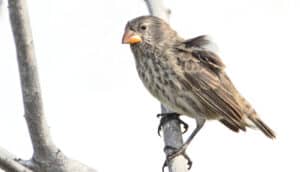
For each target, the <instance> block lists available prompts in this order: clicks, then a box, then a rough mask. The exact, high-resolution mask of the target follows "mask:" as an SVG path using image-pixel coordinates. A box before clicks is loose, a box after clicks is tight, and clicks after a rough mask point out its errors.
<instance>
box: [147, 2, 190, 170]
mask: <svg viewBox="0 0 300 172" xmlns="http://www.w3.org/2000/svg"><path fill="white" fill-rule="evenodd" d="M145 2H146V4H147V7H148V10H149V12H150V14H151V15H153V16H157V17H160V18H162V19H164V20H165V21H168V20H169V15H170V13H171V11H170V10H169V9H167V8H165V6H164V5H163V0H145ZM161 110H162V113H168V112H171V111H170V110H169V109H167V108H166V107H164V106H163V105H161ZM162 129H163V137H164V142H165V145H167V146H171V147H173V148H179V147H180V146H181V145H182V144H183V140H182V133H181V129H180V123H179V120H177V119H171V120H168V121H167V122H165V123H164V124H163V126H162ZM165 153H166V155H167V156H168V155H169V154H171V153H172V151H171V150H168V149H167V150H165ZM168 168H169V171H170V172H187V171H188V169H187V163H186V161H185V159H184V157H182V156H178V157H175V158H174V159H173V160H171V162H169V163H168Z"/></svg>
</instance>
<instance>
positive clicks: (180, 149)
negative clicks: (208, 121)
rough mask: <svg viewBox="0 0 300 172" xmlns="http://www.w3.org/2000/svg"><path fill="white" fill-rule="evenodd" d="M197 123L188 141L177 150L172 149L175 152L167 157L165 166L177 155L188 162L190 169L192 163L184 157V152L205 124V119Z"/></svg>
mask: <svg viewBox="0 0 300 172" xmlns="http://www.w3.org/2000/svg"><path fill="white" fill-rule="evenodd" d="M196 121H197V125H196V128H195V129H194V131H193V132H192V133H191V135H190V136H189V137H188V139H187V140H186V141H185V143H184V144H183V145H182V146H181V147H180V148H178V149H176V148H175V149H174V148H171V149H174V150H175V151H174V152H173V153H171V154H170V155H168V156H167V160H166V162H165V164H167V163H168V162H170V161H171V160H172V159H173V158H175V157H176V156H178V155H182V156H183V157H185V158H186V159H187V161H188V166H189V168H188V169H190V168H191V166H192V161H191V160H190V158H189V157H188V156H187V155H186V153H185V150H186V148H187V147H188V145H189V144H190V143H191V141H192V140H193V138H194V137H195V136H196V134H197V133H198V132H199V130H200V129H201V128H202V127H203V125H204V123H205V119H198V120H196ZM167 148H168V147H165V149H167Z"/></svg>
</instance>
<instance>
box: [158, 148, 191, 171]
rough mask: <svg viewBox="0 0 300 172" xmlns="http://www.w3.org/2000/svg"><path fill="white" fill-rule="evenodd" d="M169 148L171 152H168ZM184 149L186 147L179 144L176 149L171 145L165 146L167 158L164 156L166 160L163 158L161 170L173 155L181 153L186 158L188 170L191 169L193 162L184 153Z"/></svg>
mask: <svg viewBox="0 0 300 172" xmlns="http://www.w3.org/2000/svg"><path fill="white" fill-rule="evenodd" d="M170 150H172V152H171V153H169V152H170ZM185 150H186V147H185V146H184V145H183V146H181V147H180V148H178V149H177V148H174V147H172V146H165V148H164V151H165V152H166V153H167V154H168V155H167V158H166V160H165V162H164V164H163V166H162V171H163V172H164V169H165V167H167V166H168V164H169V163H170V162H171V160H172V159H174V158H175V157H177V156H179V155H182V156H183V157H184V158H185V159H186V160H187V165H188V170H189V169H191V167H192V164H193V162H192V160H191V158H190V157H189V156H188V155H187V154H186V152H185Z"/></svg>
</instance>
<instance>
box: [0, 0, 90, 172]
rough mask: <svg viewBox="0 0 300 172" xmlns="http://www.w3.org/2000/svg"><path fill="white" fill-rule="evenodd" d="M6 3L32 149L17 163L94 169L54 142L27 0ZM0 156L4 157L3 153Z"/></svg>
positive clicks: (62, 171) (83, 171)
mask: <svg viewBox="0 0 300 172" xmlns="http://www.w3.org/2000/svg"><path fill="white" fill-rule="evenodd" d="M8 4H9V14H10V15H9V16H10V21H11V27H12V31H13V35H14V39H15V45H16V51H17V60H18V64H19V73H20V79H21V86H22V95H23V102H24V111H25V119H26V122H27V126H28V129H29V133H30V137H31V142H32V145H33V151H34V153H33V157H32V159H31V160H29V161H20V164H23V165H25V166H29V167H30V168H32V169H33V170H34V171H47V172H95V170H94V169H92V168H90V167H87V166H86V165H84V164H82V163H80V162H78V161H75V160H72V159H69V158H68V157H67V156H65V155H64V154H63V152H61V151H60V150H59V149H58V148H57V147H56V146H55V144H54V143H53V141H52V139H51V136H50V132H49V128H48V125H47V122H46V119H45V115H44V112H43V104H42V97H41V90H40V85H39V78H38V72H37V64H36V59H35V52H34V46H33V38H32V34H31V28H30V23H29V17H28V12H27V6H26V0H9V1H8ZM1 160H3V162H6V161H7V159H6V158H5V157H4V159H0V161H1ZM3 162H1V163H3Z"/></svg>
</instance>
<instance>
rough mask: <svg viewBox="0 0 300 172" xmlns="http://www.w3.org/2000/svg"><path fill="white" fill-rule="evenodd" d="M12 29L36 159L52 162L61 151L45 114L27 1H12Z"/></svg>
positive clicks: (10, 0) (10, 10) (10, 9)
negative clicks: (58, 150) (54, 141)
mask: <svg viewBox="0 0 300 172" xmlns="http://www.w3.org/2000/svg"><path fill="white" fill-rule="evenodd" d="M8 3H9V14H10V21H11V27H12V31H13V35H14V39H15V45H16V50H17V60H18V64H19V73H20V79H21V85H22V94H23V102H24V111H25V119H26V122H27V126H28V129H29V132H30V137H31V141H32V145H33V150H34V155H33V158H34V159H41V160H44V159H48V158H49V156H50V155H52V152H55V151H56V150H57V148H56V147H55V145H54V144H53V142H52V139H51V137H50V133H49V129H48V126H47V122H46V119H45V116H44V112H43V104H42V98H41V90H40V85H39V78H38V73H37V65H36V59H35V52H34V46H33V38H32V33H31V28H30V23H29V17H28V12H27V5H26V1H25V0H9V1H8Z"/></svg>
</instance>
